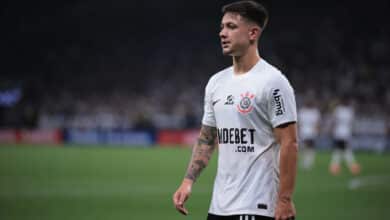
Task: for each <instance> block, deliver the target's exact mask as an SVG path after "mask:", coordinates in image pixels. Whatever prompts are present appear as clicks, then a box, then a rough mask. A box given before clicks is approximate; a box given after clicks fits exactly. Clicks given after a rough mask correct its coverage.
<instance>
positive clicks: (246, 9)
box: [222, 0, 268, 29]
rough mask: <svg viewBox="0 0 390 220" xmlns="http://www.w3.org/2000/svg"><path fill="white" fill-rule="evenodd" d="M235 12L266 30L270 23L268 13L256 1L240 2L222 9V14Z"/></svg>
mask: <svg viewBox="0 0 390 220" xmlns="http://www.w3.org/2000/svg"><path fill="white" fill-rule="evenodd" d="M227 12H233V13H237V14H239V15H241V16H242V17H244V18H246V19H248V20H250V21H253V22H255V23H256V24H257V25H259V26H260V27H261V28H262V29H264V28H265V26H266V25H267V22H268V11H267V9H265V7H264V6H263V5H261V4H260V3H257V2H255V1H250V0H249V1H238V2H233V3H230V4H227V5H224V6H223V7H222V13H223V14H225V13H227Z"/></svg>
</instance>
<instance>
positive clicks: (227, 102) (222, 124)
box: [202, 59, 297, 217]
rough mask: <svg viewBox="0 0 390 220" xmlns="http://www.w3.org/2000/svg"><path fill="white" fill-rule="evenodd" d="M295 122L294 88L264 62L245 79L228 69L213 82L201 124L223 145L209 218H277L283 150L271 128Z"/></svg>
mask: <svg viewBox="0 0 390 220" xmlns="http://www.w3.org/2000/svg"><path fill="white" fill-rule="evenodd" d="M296 120H297V113H296V104H295V97H294V91H293V89H292V87H291V86H290V83H289V82H288V80H287V78H286V77H285V76H284V75H283V74H282V73H281V72H280V71H279V70H277V69H276V68H275V67H273V66H271V65H270V64H268V63H267V62H266V61H264V60H263V59H261V60H260V61H259V62H258V63H257V64H256V65H255V66H254V67H253V68H252V69H251V70H250V71H249V72H247V73H245V74H243V75H235V74H234V72H233V68H232V67H230V68H227V69H225V70H222V71H221V72H219V73H217V74H215V75H214V76H212V77H211V79H210V80H209V82H208V84H207V86H206V94H205V103H204V115H203V120H202V123H203V124H204V125H207V126H212V127H216V128H217V129H218V140H219V155H218V170H217V175H216V178H215V182H214V190H213V196H212V199H211V205H210V209H209V212H210V213H212V214H215V215H239V214H248V215H263V216H270V217H273V216H274V213H275V206H276V202H277V201H276V199H277V195H278V188H279V150H280V146H279V144H277V142H276V140H275V137H274V134H273V128H275V127H277V126H279V125H282V124H284V123H288V122H296Z"/></svg>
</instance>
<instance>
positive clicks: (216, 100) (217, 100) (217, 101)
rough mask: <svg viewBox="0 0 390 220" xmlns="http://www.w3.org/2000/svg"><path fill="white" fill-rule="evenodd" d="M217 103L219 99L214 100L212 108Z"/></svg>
mask: <svg viewBox="0 0 390 220" xmlns="http://www.w3.org/2000/svg"><path fill="white" fill-rule="evenodd" d="M219 101H221V99H217V100H215V101H214V102H213V103H212V104H213V106H214V105H215V104H217V102H219Z"/></svg>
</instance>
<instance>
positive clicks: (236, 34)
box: [219, 12, 253, 56]
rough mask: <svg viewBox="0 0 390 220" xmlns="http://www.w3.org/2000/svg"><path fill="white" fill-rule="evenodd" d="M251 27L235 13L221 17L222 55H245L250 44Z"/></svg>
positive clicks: (251, 38)
mask: <svg viewBox="0 0 390 220" xmlns="http://www.w3.org/2000/svg"><path fill="white" fill-rule="evenodd" d="M250 33H251V25H250V24H249V23H248V22H247V21H246V20H245V18H243V17H241V15H239V14H237V13H231V12H227V13H225V15H224V16H223V17H222V22H221V31H220V32H219V37H220V39H221V46H222V53H223V54H224V55H230V56H241V55H243V54H244V53H245V51H246V50H247V48H248V47H249V45H250V44H251V42H253V36H251V34H250Z"/></svg>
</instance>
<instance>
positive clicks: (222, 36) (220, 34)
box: [219, 29, 226, 39]
mask: <svg viewBox="0 0 390 220" xmlns="http://www.w3.org/2000/svg"><path fill="white" fill-rule="evenodd" d="M219 37H220V38H222V39H223V38H226V31H225V30H224V29H222V30H221V31H220V32H219Z"/></svg>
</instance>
